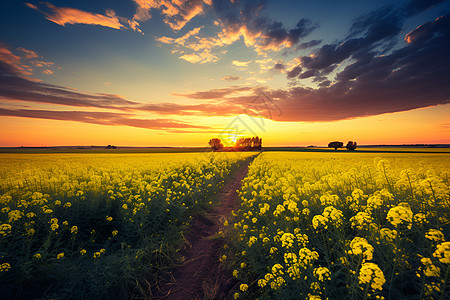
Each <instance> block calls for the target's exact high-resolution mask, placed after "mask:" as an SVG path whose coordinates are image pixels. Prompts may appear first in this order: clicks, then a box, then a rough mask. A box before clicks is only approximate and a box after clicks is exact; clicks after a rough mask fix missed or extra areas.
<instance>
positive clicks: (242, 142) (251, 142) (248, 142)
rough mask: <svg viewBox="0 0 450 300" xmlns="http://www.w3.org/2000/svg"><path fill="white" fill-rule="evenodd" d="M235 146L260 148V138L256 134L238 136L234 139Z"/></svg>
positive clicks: (252, 148) (251, 148)
mask: <svg viewBox="0 0 450 300" xmlns="http://www.w3.org/2000/svg"><path fill="white" fill-rule="evenodd" d="M236 147H238V148H245V149H250V150H261V147H262V138H259V137H257V136H256V137H251V138H240V139H238V140H237V141H236Z"/></svg>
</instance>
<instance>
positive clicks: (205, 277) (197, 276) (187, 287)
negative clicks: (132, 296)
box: [157, 156, 256, 300]
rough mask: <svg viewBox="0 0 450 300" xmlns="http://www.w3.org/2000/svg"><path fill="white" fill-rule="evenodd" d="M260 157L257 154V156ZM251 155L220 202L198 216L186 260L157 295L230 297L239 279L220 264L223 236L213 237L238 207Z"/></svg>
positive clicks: (170, 299) (219, 196)
mask: <svg viewBox="0 0 450 300" xmlns="http://www.w3.org/2000/svg"><path fill="white" fill-rule="evenodd" d="M255 157H256V156H255ZM253 159H254V158H251V159H248V160H246V161H245V162H243V163H242V164H241V166H240V167H239V168H238V169H237V170H235V171H234V172H232V173H231V174H230V177H229V178H228V179H227V180H226V181H225V185H224V186H223V187H222V189H221V190H220V191H219V193H218V194H217V195H216V196H215V198H216V201H218V203H219V205H218V206H217V207H215V208H214V210H213V211H212V212H210V213H208V214H207V215H206V216H199V217H197V218H196V219H195V220H194V222H193V223H192V226H191V229H190V232H189V234H188V235H187V237H186V238H187V247H186V248H187V249H186V250H185V251H184V256H185V258H186V261H185V263H184V264H183V265H182V266H181V267H180V268H178V269H176V270H175V271H174V272H173V282H170V283H166V284H164V285H163V286H162V287H161V291H160V293H159V296H158V297H157V299H164V300H174V299H186V300H190V299H228V298H230V295H229V293H230V292H231V289H232V288H233V286H234V284H235V282H234V280H233V278H232V277H231V276H230V275H231V274H228V273H226V272H225V271H224V270H222V269H221V267H220V265H219V250H220V249H221V247H222V246H223V240H221V239H217V238H213V237H214V235H215V234H216V233H217V232H218V231H219V230H220V229H221V226H223V222H224V221H225V219H226V218H227V217H228V216H229V215H230V213H231V211H232V210H234V209H236V208H237V207H238V204H239V203H238V195H237V193H236V190H238V189H240V187H241V181H242V179H244V178H245V176H247V173H248V165H249V164H250V162H251V161H253Z"/></svg>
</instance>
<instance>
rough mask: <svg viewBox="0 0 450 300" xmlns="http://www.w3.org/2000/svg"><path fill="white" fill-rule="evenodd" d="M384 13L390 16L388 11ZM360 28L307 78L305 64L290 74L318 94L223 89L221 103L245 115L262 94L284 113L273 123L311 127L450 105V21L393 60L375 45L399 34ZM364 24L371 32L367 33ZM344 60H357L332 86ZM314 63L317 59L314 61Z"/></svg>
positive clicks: (428, 30) (416, 37)
mask: <svg viewBox="0 0 450 300" xmlns="http://www.w3.org/2000/svg"><path fill="white" fill-rule="evenodd" d="M385 12H386V13H387V14H386V15H389V12H388V11H385ZM374 15H378V16H379V17H380V18H383V17H382V16H381V14H380V13H379V12H378V13H376V14H373V15H372V21H374V22H376V23H378V22H379V20H380V19H379V18H373V16H374ZM391 17H392V11H391ZM358 22H360V23H359V24H358V25H357V26H354V27H353V32H352V35H354V34H357V33H356V32H357V31H359V32H360V33H363V37H361V38H350V41H345V42H344V43H342V44H341V45H329V47H330V49H331V50H330V51H329V52H327V53H328V54H330V55H328V56H327V57H328V58H330V59H324V57H325V56H326V55H325V54H324V53H325V52H326V51H325V50H323V49H327V48H326V47H325V48H324V47H322V52H321V54H320V55H322V57H320V55H319V56H316V57H311V60H310V61H308V62H309V64H308V63H307V64H306V67H305V68H304V69H303V72H302V66H304V64H302V65H298V66H296V67H294V68H293V69H291V70H289V71H288V72H287V76H288V78H295V77H300V78H311V77H313V81H316V82H318V86H319V87H318V88H316V89H313V88H307V87H302V86H296V87H292V88H289V89H279V90H271V89H269V88H267V87H265V88H260V89H256V88H253V90H252V91H253V94H251V95H239V94H235V93H232V91H228V90H227V89H225V90H223V91H222V92H223V93H226V95H227V96H228V97H226V98H223V99H222V101H223V102H222V103H226V104H232V105H236V106H237V107H239V108H241V109H245V108H247V107H251V105H252V103H253V101H254V99H255V97H256V96H257V95H258V93H260V92H264V93H265V94H266V95H267V96H268V97H270V98H271V99H273V103H274V104H275V105H276V107H277V109H279V110H280V111H282V113H281V114H274V115H272V116H271V117H270V118H271V119H273V120H276V121H309V122H323V121H336V120H343V119H351V118H357V117H365V116H372V115H379V114H384V113H393V112H400V111H407V110H412V109H416V108H422V107H429V106H434V105H440V104H447V103H450V84H449V82H450V56H449V55H448V49H449V48H450V16H449V15H445V16H442V17H440V18H438V19H436V20H434V21H432V22H429V23H425V24H423V25H422V26H419V27H418V28H417V29H415V30H413V31H411V32H410V33H408V34H407V35H406V41H407V42H408V43H406V45H404V47H400V48H398V49H396V50H394V51H392V52H391V53H390V54H381V53H379V52H378V51H377V50H376V44H378V45H379V44H380V41H384V40H386V39H390V38H391V37H394V36H395V34H394V33H395V32H396V31H397V30H398V28H396V29H395V30H394V29H392V28H391V29H389V30H384V29H381V28H383V27H384V26H381V25H380V26H381V27H378V26H375V27H374V26H373V25H370V24H369V23H365V22H364V21H363V19H360V20H359V21H358ZM363 23H364V24H366V26H367V27H368V28H369V29H366V30H364V29H363V28H362V26H363V25H362V24H363ZM390 24H397V22H394V23H390ZM370 28H371V29H370ZM375 32H378V34H375ZM352 35H349V36H352ZM369 40H370V41H371V42H369ZM346 43H347V45H346ZM374 44H375V45H374ZM339 47H344V48H345V50H338V51H337V49H339ZM350 49H351V50H352V51H350ZM340 53H348V54H346V55H342V54H340ZM336 57H337V58H336ZM343 57H352V59H353V60H352V61H351V62H349V63H348V64H347V65H346V66H345V67H344V68H343V69H342V70H341V69H340V70H339V71H338V72H337V74H336V78H335V80H334V82H332V81H331V80H329V79H327V76H325V75H326V74H327V73H329V72H331V71H332V70H333V69H334V68H335V67H336V62H341V61H342V59H343ZM316 58H319V59H318V60H316V61H314V60H315V59H316ZM331 58H332V59H331ZM330 62H331V63H330ZM217 91H221V90H211V91H205V92H199V93H194V94H191V95H202V96H205V95H211V96H219V95H215V93H216V92H217ZM211 109H213V108H212V107H210V108H209V112H211ZM217 113H220V112H219V111H217Z"/></svg>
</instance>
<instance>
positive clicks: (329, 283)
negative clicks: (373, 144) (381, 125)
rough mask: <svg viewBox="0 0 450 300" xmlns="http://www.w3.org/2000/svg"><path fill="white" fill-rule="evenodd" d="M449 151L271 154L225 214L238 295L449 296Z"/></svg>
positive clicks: (225, 260)
mask: <svg viewBox="0 0 450 300" xmlns="http://www.w3.org/2000/svg"><path fill="white" fill-rule="evenodd" d="M449 170H450V157H449V155H448V154H436V153H434V154H431V153H430V154H420V153H413V154H411V153H407V154H402V153H385V154H383V153H342V152H341V153H294V152H265V153H263V154H261V155H260V156H258V157H257V158H256V159H255V160H254V161H253V163H252V164H251V165H250V168H249V174H248V176H247V177H246V178H245V180H244V181H243V185H242V188H241V189H240V192H239V193H240V197H241V200H242V202H241V205H240V207H239V209H238V210H237V211H236V212H234V213H233V216H231V217H230V219H228V220H226V221H225V223H224V226H225V228H226V230H225V233H224V234H225V236H226V237H227V240H228V243H227V244H226V245H225V246H224V249H223V256H222V258H221V262H222V264H224V265H225V266H228V267H229V268H230V269H231V271H232V273H233V276H234V277H235V278H236V279H237V280H238V282H239V285H238V291H236V292H235V293H234V298H235V299H448V295H449V294H450V283H449V280H450V241H449V238H450V188H449V185H450V173H449Z"/></svg>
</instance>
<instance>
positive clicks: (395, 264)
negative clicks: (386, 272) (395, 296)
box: [388, 232, 400, 299]
mask: <svg viewBox="0 0 450 300" xmlns="http://www.w3.org/2000/svg"><path fill="white" fill-rule="evenodd" d="M399 235H400V232H397V235H396V237H395V248H396V249H395V250H396V251H395V257H394V266H393V267H392V272H391V278H390V280H389V294H388V299H391V291H392V282H393V281H394V276H395V267H396V266H397V261H398V259H397V258H398V252H399V247H398V240H399V238H398V237H399Z"/></svg>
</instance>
